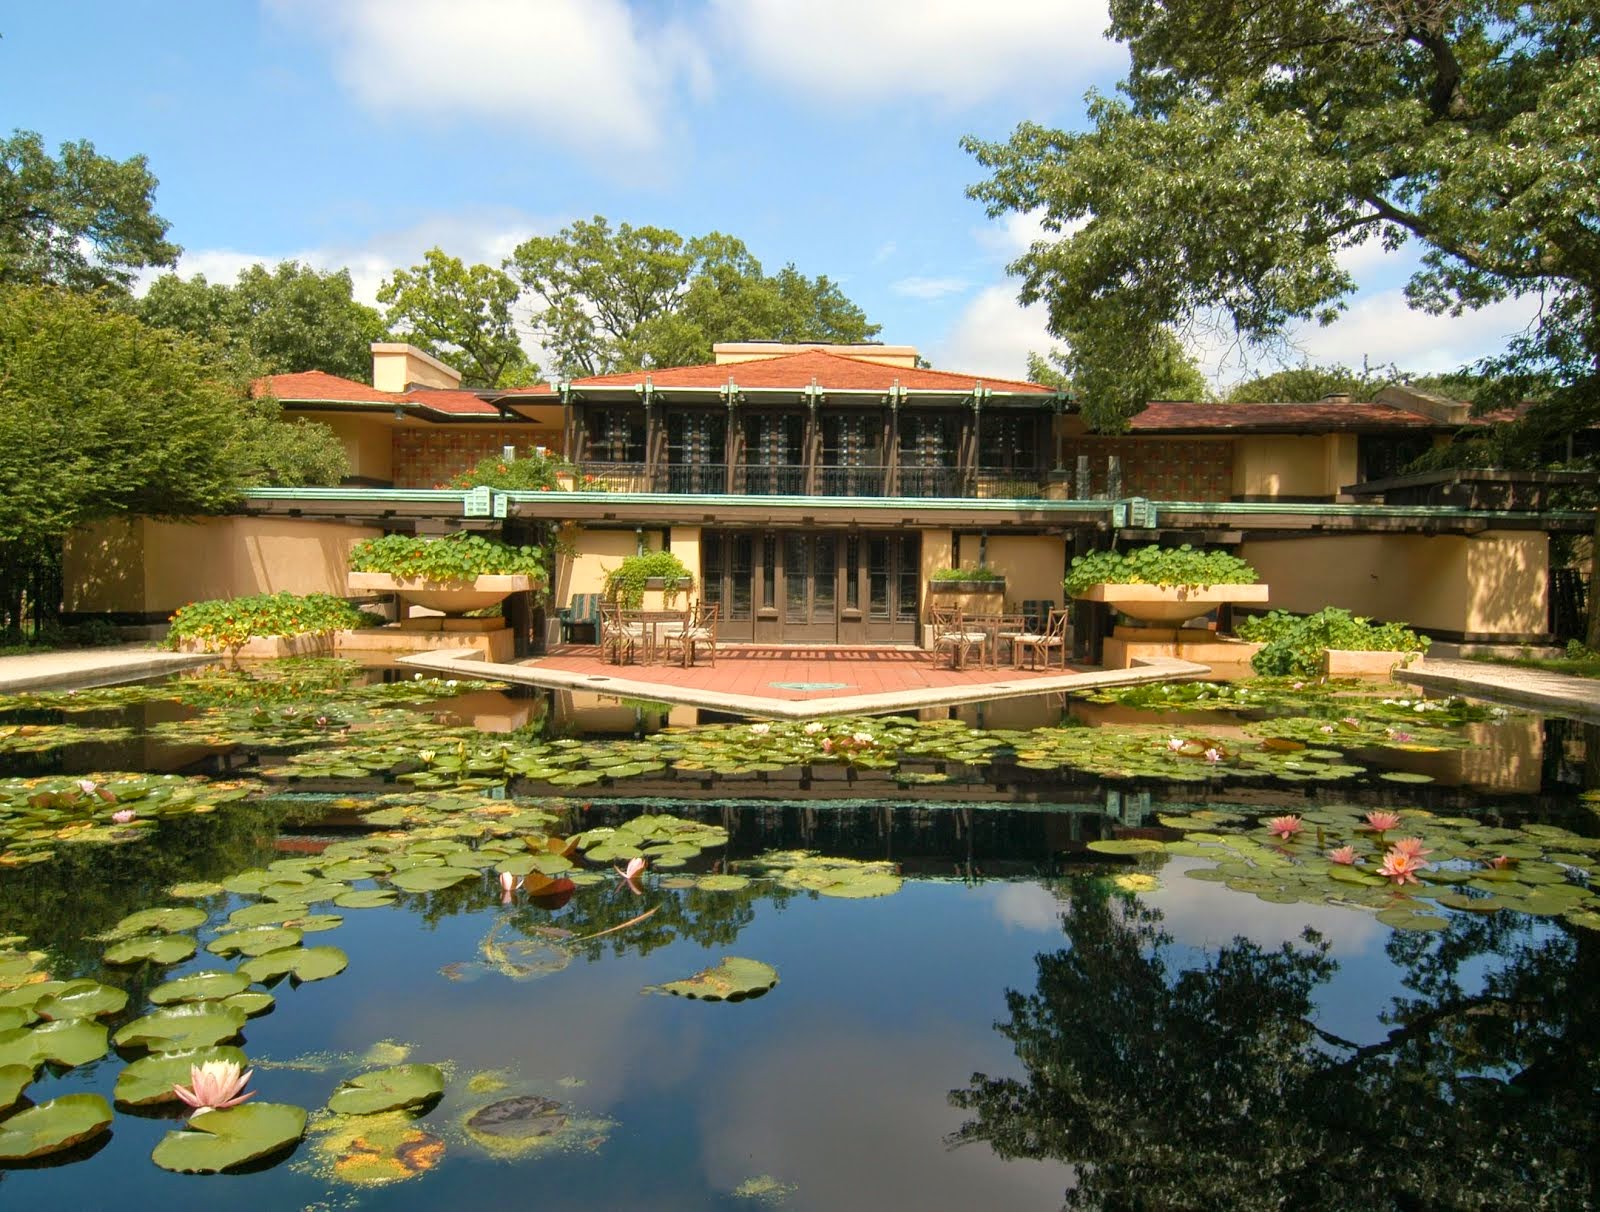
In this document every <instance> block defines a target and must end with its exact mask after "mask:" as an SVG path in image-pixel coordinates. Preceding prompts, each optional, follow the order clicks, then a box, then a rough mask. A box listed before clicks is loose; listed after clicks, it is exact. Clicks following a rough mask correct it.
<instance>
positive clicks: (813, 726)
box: [805, 720, 822, 736]
mask: <svg viewBox="0 0 1600 1212" xmlns="http://www.w3.org/2000/svg"><path fill="white" fill-rule="evenodd" d="M805 731H806V735H807V736H816V735H817V733H819V732H821V731H822V724H821V722H820V721H818V720H812V721H811V722H810V723H809V724H807V725H806V729H805Z"/></svg>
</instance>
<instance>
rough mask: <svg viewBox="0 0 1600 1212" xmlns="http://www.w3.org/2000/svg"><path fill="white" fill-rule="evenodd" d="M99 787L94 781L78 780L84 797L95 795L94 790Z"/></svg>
mask: <svg viewBox="0 0 1600 1212" xmlns="http://www.w3.org/2000/svg"><path fill="white" fill-rule="evenodd" d="M98 786H99V784H98V783H96V782H95V781H94V780H93V779H79V780H78V790H79V791H81V792H83V794H84V795H93V794H94V789H95V788H96V787H98Z"/></svg>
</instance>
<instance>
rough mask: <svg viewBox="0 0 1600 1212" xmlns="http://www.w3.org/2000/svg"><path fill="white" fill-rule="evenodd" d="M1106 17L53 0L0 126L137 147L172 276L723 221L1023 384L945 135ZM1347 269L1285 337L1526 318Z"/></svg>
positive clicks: (1098, 78)
mask: <svg viewBox="0 0 1600 1212" xmlns="http://www.w3.org/2000/svg"><path fill="white" fill-rule="evenodd" d="M1105 24H1106V16H1105V9H1104V4H1103V3H1075V2H1074V0H989V2H988V3H985V4H973V3H971V0H870V2H867V3H863V2H862V0H852V2H846V0H657V2H654V3H650V2H646V0H635V2H634V3H631V4H630V3H627V2H625V0H260V2H259V3H257V2H255V0H225V2H220V3H219V2H218V0H164V2H160V3H149V4H128V3H126V0H119V2H116V3H89V2H81V3H73V2H66V0H63V2H61V3H56V4H50V5H45V4H32V5H26V6H17V7H15V8H13V9H12V11H11V12H9V13H8V14H7V15H6V16H4V17H3V18H0V35H3V38H0V128H4V129H6V130H7V132H8V133H9V129H10V128H14V127H20V128H23V129H31V130H37V131H39V132H40V133H41V134H42V135H43V136H44V137H45V139H46V141H47V143H49V144H52V145H54V144H57V143H60V142H61V141H63V140H68V139H80V138H85V139H89V140H90V141H92V142H93V143H94V144H95V145H96V148H97V149H98V150H99V151H101V152H102V153H105V154H109V155H114V156H117V157H119V158H120V157H124V156H128V155H133V154H136V153H143V154H144V155H146V156H148V157H149V160H150V164H151V167H152V169H153V170H154V171H155V173H156V175H157V176H158V177H159V178H160V181H161V185H160V188H159V190H158V193H157V210H158V212H159V213H160V214H161V215H162V216H163V217H165V218H166V219H167V220H168V221H169V222H170V223H171V232H170V236H171V238H172V239H174V240H176V241H177V242H178V243H179V244H181V245H183V247H184V250H185V253H184V258H183V261H182V263H181V266H180V269H181V271H182V272H184V273H186V274H187V273H193V272H204V273H206V274H207V276H208V277H210V278H212V279H213V280H216V279H219V278H220V279H221V280H231V279H232V277H233V275H234V274H235V273H236V272H237V270H238V269H239V268H240V267H241V266H242V265H245V264H249V263H251V262H253V261H257V260H266V261H269V262H271V261H276V260H278V259H281V258H285V257H295V258H298V259H301V260H306V261H310V262H312V263H314V264H316V265H318V266H322V267H337V266H348V267H349V268H350V269H351V271H352V273H353V274H354V276H355V278H356V282H357V287H358V293H361V294H363V295H365V296H366V297H367V298H368V299H369V300H370V298H371V295H372V292H373V291H375V289H376V287H377V284H378V282H379V281H380V280H381V279H382V277H383V276H384V275H385V274H386V273H387V272H389V271H390V270H392V269H393V268H395V267H396V266H403V265H410V264H412V263H414V262H415V261H417V260H418V259H419V258H420V255H421V253H422V252H423V251H424V250H425V249H427V248H429V247H431V246H433V245H435V244H437V245H439V246H441V247H443V248H444V249H445V250H446V251H447V252H449V253H452V254H454V255H456V256H460V257H463V258H465V259H467V260H469V261H487V262H490V263H498V262H499V260H500V259H501V258H502V257H504V256H505V255H506V253H508V252H509V251H510V249H511V248H512V247H513V246H514V245H515V244H517V243H518V242H519V241H520V240H522V239H525V238H527V236H529V235H531V234H535V233H548V232H553V231H555V230H557V229H559V228H560V227H561V226H562V225H563V224H564V223H567V222H570V221H571V220H572V219H575V218H587V217H589V216H591V215H595V214H602V215H605V216H606V217H607V218H609V219H611V220H612V221H613V222H614V223H615V222H621V221H626V222H631V223H634V224H645V223H653V224H658V225H661V226H665V227H670V228H673V229H675V230H677V231H679V232H681V233H683V234H685V235H693V234H700V233H704V232H707V231H711V230H720V231H724V232H727V233H728V234H731V235H735V236H738V237H740V238H741V239H743V240H744V241H745V242H746V243H747V244H748V245H749V246H750V248H751V250H752V251H753V252H754V253H755V255H756V256H757V257H758V258H759V259H760V260H761V261H762V263H763V265H764V266H766V267H767V268H768V269H769V270H775V269H777V268H778V267H780V266H781V265H783V264H784V263H786V262H790V261H792V262H794V264H795V265H796V266H797V267H798V268H799V269H800V270H801V271H803V272H805V273H807V274H811V275H815V274H822V273H825V274H827V275H828V276H830V277H831V278H833V279H835V280H836V281H838V282H840V283H841V284H842V286H843V288H844V290H845V293H846V294H848V295H849V296H850V297H851V298H852V299H854V300H855V301H856V302H857V303H859V304H860V305H861V306H862V307H864V308H865V309H866V311H867V313H868V314H869V316H871V317H872V319H874V320H875V321H877V322H879V323H881V324H882V325H883V333H882V339H884V340H886V341H891V342H897V343H907V344H914V345H916V346H918V347H919V348H920V349H921V350H922V351H923V353H924V354H925V355H926V356H928V357H930V358H931V359H932V360H933V362H934V364H935V365H937V366H940V367H942V368H947V369H952V370H963V371H972V372H974V373H982V374H990V375H1008V376H1019V375H1020V374H1021V373H1022V369H1023V362H1024V358H1025V354H1026V352H1027V351H1028V350H1029V349H1041V350H1042V349H1043V348H1045V347H1046V346H1047V345H1048V344H1049V343H1050V338H1049V336H1048V334H1047V333H1046V332H1045V330H1044V324H1043V319H1042V317H1041V316H1040V315H1039V314H1038V311H1037V310H1036V309H1035V310H1033V311H1028V310H1025V309H1023V308H1021V307H1019V306H1018V305H1017V304H1016V301H1015V295H1016V286H1015V283H1014V281H1012V280H1011V279H1008V278H1007V276H1006V274H1005V264H1006V262H1007V261H1008V260H1010V259H1011V258H1012V257H1014V256H1015V255H1016V254H1017V253H1018V252H1019V251H1021V250H1022V249H1023V248H1024V247H1026V245H1027V243H1028V242H1029V241H1030V240H1031V239H1033V238H1035V237H1036V236H1037V229H1036V228H1035V227H1034V225H1033V223H1032V222H1031V220H1029V219H1028V218H1027V217H1026V216H1011V217H1009V218H1008V219H1007V220H1003V221H1002V220H990V219H988V218H987V217H986V216H985V215H984V213H983V211H982V208H981V207H980V206H978V205H977V204H976V203H974V202H972V201H971V200H969V199H968V198H967V197H966V196H965V194H964V190H965V188H966V186H968V185H969V184H971V183H972V182H973V181H975V180H976V179H977V178H978V177H979V175H980V174H979V171H978V168H977V165H976V163H975V162H974V161H973V160H972V159H971V157H969V156H968V155H966V154H965V153H964V152H962V151H961V149H960V148H959V146H958V140H959V139H960V138H961V136H962V135H964V134H976V135H978V136H980V137H984V138H997V139H998V138H1003V137H1004V136H1005V135H1006V134H1007V133H1008V132H1009V131H1010V130H1011V128H1012V127H1013V126H1014V125H1015V124H1016V123H1017V122H1018V121H1021V120H1023V119H1032V120H1035V121H1041V122H1045V123H1048V124H1051V125H1056V126H1068V127H1070V126H1074V125H1076V124H1078V123H1080V122H1081V121H1082V118H1083V112H1084V106H1083V95H1084V93H1085V92H1086V90H1088V89H1089V88H1091V87H1098V88H1101V89H1110V88H1111V87H1112V86H1113V85H1114V84H1115V82H1116V80H1117V78H1118V77H1119V76H1120V74H1121V72H1122V70H1123V67H1124V66H1125V63H1126V56H1125V54H1124V52H1123V51H1122V49H1121V48H1120V47H1118V46H1116V45H1114V44H1112V43H1110V42H1108V41H1106V40H1105V39H1104V37H1103V36H1102V34H1101V31H1102V30H1103V29H1104V27H1105ZM1356 258H1357V259H1356V260H1355V262H1354V266H1355V268H1356V270H1357V273H1358V277H1359V279H1360V280H1361V282H1362V284H1363V290H1362V293H1361V294H1360V295H1359V296H1357V297H1356V298H1355V299H1354V300H1353V301H1352V304H1351V308H1350V311H1349V312H1348V313H1347V315H1346V316H1345V318H1344V319H1342V320H1341V321H1339V322H1338V323H1337V324H1335V325H1334V326H1332V327H1331V328H1328V329H1312V330H1308V331H1306V332H1304V333H1302V334H1301V336H1300V338H1299V345H1300V349H1301V350H1302V352H1303V353H1304V354H1305V355H1306V356H1309V357H1311V358H1313V359H1315V360H1335V359H1337V360H1343V361H1348V362H1353V363H1355V364H1359V363H1360V362H1361V360H1362V358H1363V356H1365V357H1368V358H1370V359H1371V360H1372V361H1373V362H1375V363H1387V362H1391V361H1393V362H1396V363H1398V364H1399V365H1400V366H1402V367H1404V368H1406V369H1410V370H1416V371H1422V370H1429V369H1443V368H1447V367H1449V366H1452V365H1455V364H1458V363H1459V362H1460V361H1462V360H1463V359H1467V358H1470V357H1473V356H1476V355H1478V354H1480V353H1482V352H1485V351H1487V350H1488V349H1490V348H1495V347H1498V346H1499V345H1500V344H1501V343H1502V342H1503V340H1504V338H1505V336H1506V335H1507V334H1508V333H1510V332H1512V331H1514V330H1515V329H1516V328H1518V327H1519V326H1520V325H1521V324H1522V323H1523V322H1524V320H1525V317H1526V312H1527V308H1526V307H1513V306H1506V307H1500V308H1496V309H1491V310H1490V311H1488V312H1486V313H1481V314H1478V315H1472V316H1467V317H1464V318H1462V319H1459V320H1449V319H1440V318H1431V317H1425V316H1419V315H1416V314H1415V313H1410V312H1408V311H1407V310H1406V308H1405V306H1404V301H1403V299H1402V298H1401V297H1400V295H1399V292H1398V288H1399V285H1400V284H1401V282H1402V281H1403V280H1404V274H1405V268H1406V264H1407V262H1406V261H1405V260H1404V259H1403V258H1395V257H1384V256H1382V255H1379V254H1377V253H1376V251H1375V250H1373V251H1368V250H1362V251H1361V252H1358V253H1357V254H1356ZM1204 357H1205V359H1206V360H1207V363H1208V368H1209V369H1210V370H1211V371H1212V372H1213V374H1214V376H1215V377H1217V378H1218V379H1219V380H1227V379H1231V378H1235V377H1238V365H1237V363H1236V362H1235V363H1226V362H1222V361H1220V360H1219V358H1218V356H1217V355H1213V354H1204ZM1265 368H1266V369H1271V368H1272V367H1271V366H1270V365H1269V366H1267V367H1265Z"/></svg>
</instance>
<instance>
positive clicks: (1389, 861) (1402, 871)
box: [1378, 850, 1429, 884]
mask: <svg viewBox="0 0 1600 1212" xmlns="http://www.w3.org/2000/svg"><path fill="white" fill-rule="evenodd" d="M1428 865H1429V863H1428V860H1427V859H1425V858H1418V857H1417V856H1416V855H1414V854H1406V853H1405V852H1404V851H1402V850H1390V851H1389V853H1388V854H1386V855H1384V856H1383V866H1381V867H1379V868H1378V874H1379V875H1384V876H1388V877H1389V878H1390V879H1392V880H1393V881H1394V882H1395V883H1396V884H1415V883H1418V882H1420V881H1418V879H1417V876H1416V873H1417V872H1418V871H1421V870H1422V869H1423V868H1425V867H1427V866H1428Z"/></svg>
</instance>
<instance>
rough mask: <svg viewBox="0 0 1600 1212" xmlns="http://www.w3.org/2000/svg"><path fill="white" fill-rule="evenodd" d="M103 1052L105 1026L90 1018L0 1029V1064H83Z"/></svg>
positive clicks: (33, 1066)
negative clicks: (47, 1062)
mask: <svg viewBox="0 0 1600 1212" xmlns="http://www.w3.org/2000/svg"><path fill="white" fill-rule="evenodd" d="M105 1054H106V1029H105V1028H104V1027H103V1026H101V1025H100V1024H99V1023H97V1022H95V1021H94V1020H93V1019H91V1018H69V1019H63V1020H62V1021H61V1022H58V1023H40V1024H39V1025H38V1026H37V1027H19V1028H16V1029H15V1030H12V1031H3V1032H0V1065H27V1066H28V1067H29V1068H30V1069H37V1068H38V1067H39V1066H40V1065H42V1064H44V1062H45V1061H52V1062H54V1063H55V1064H58V1065H66V1066H68V1067H71V1066H74V1065H87V1064H88V1063H89V1062H90V1061H97V1060H99V1059H100V1058H101V1057H102V1056H104V1055H105Z"/></svg>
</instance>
